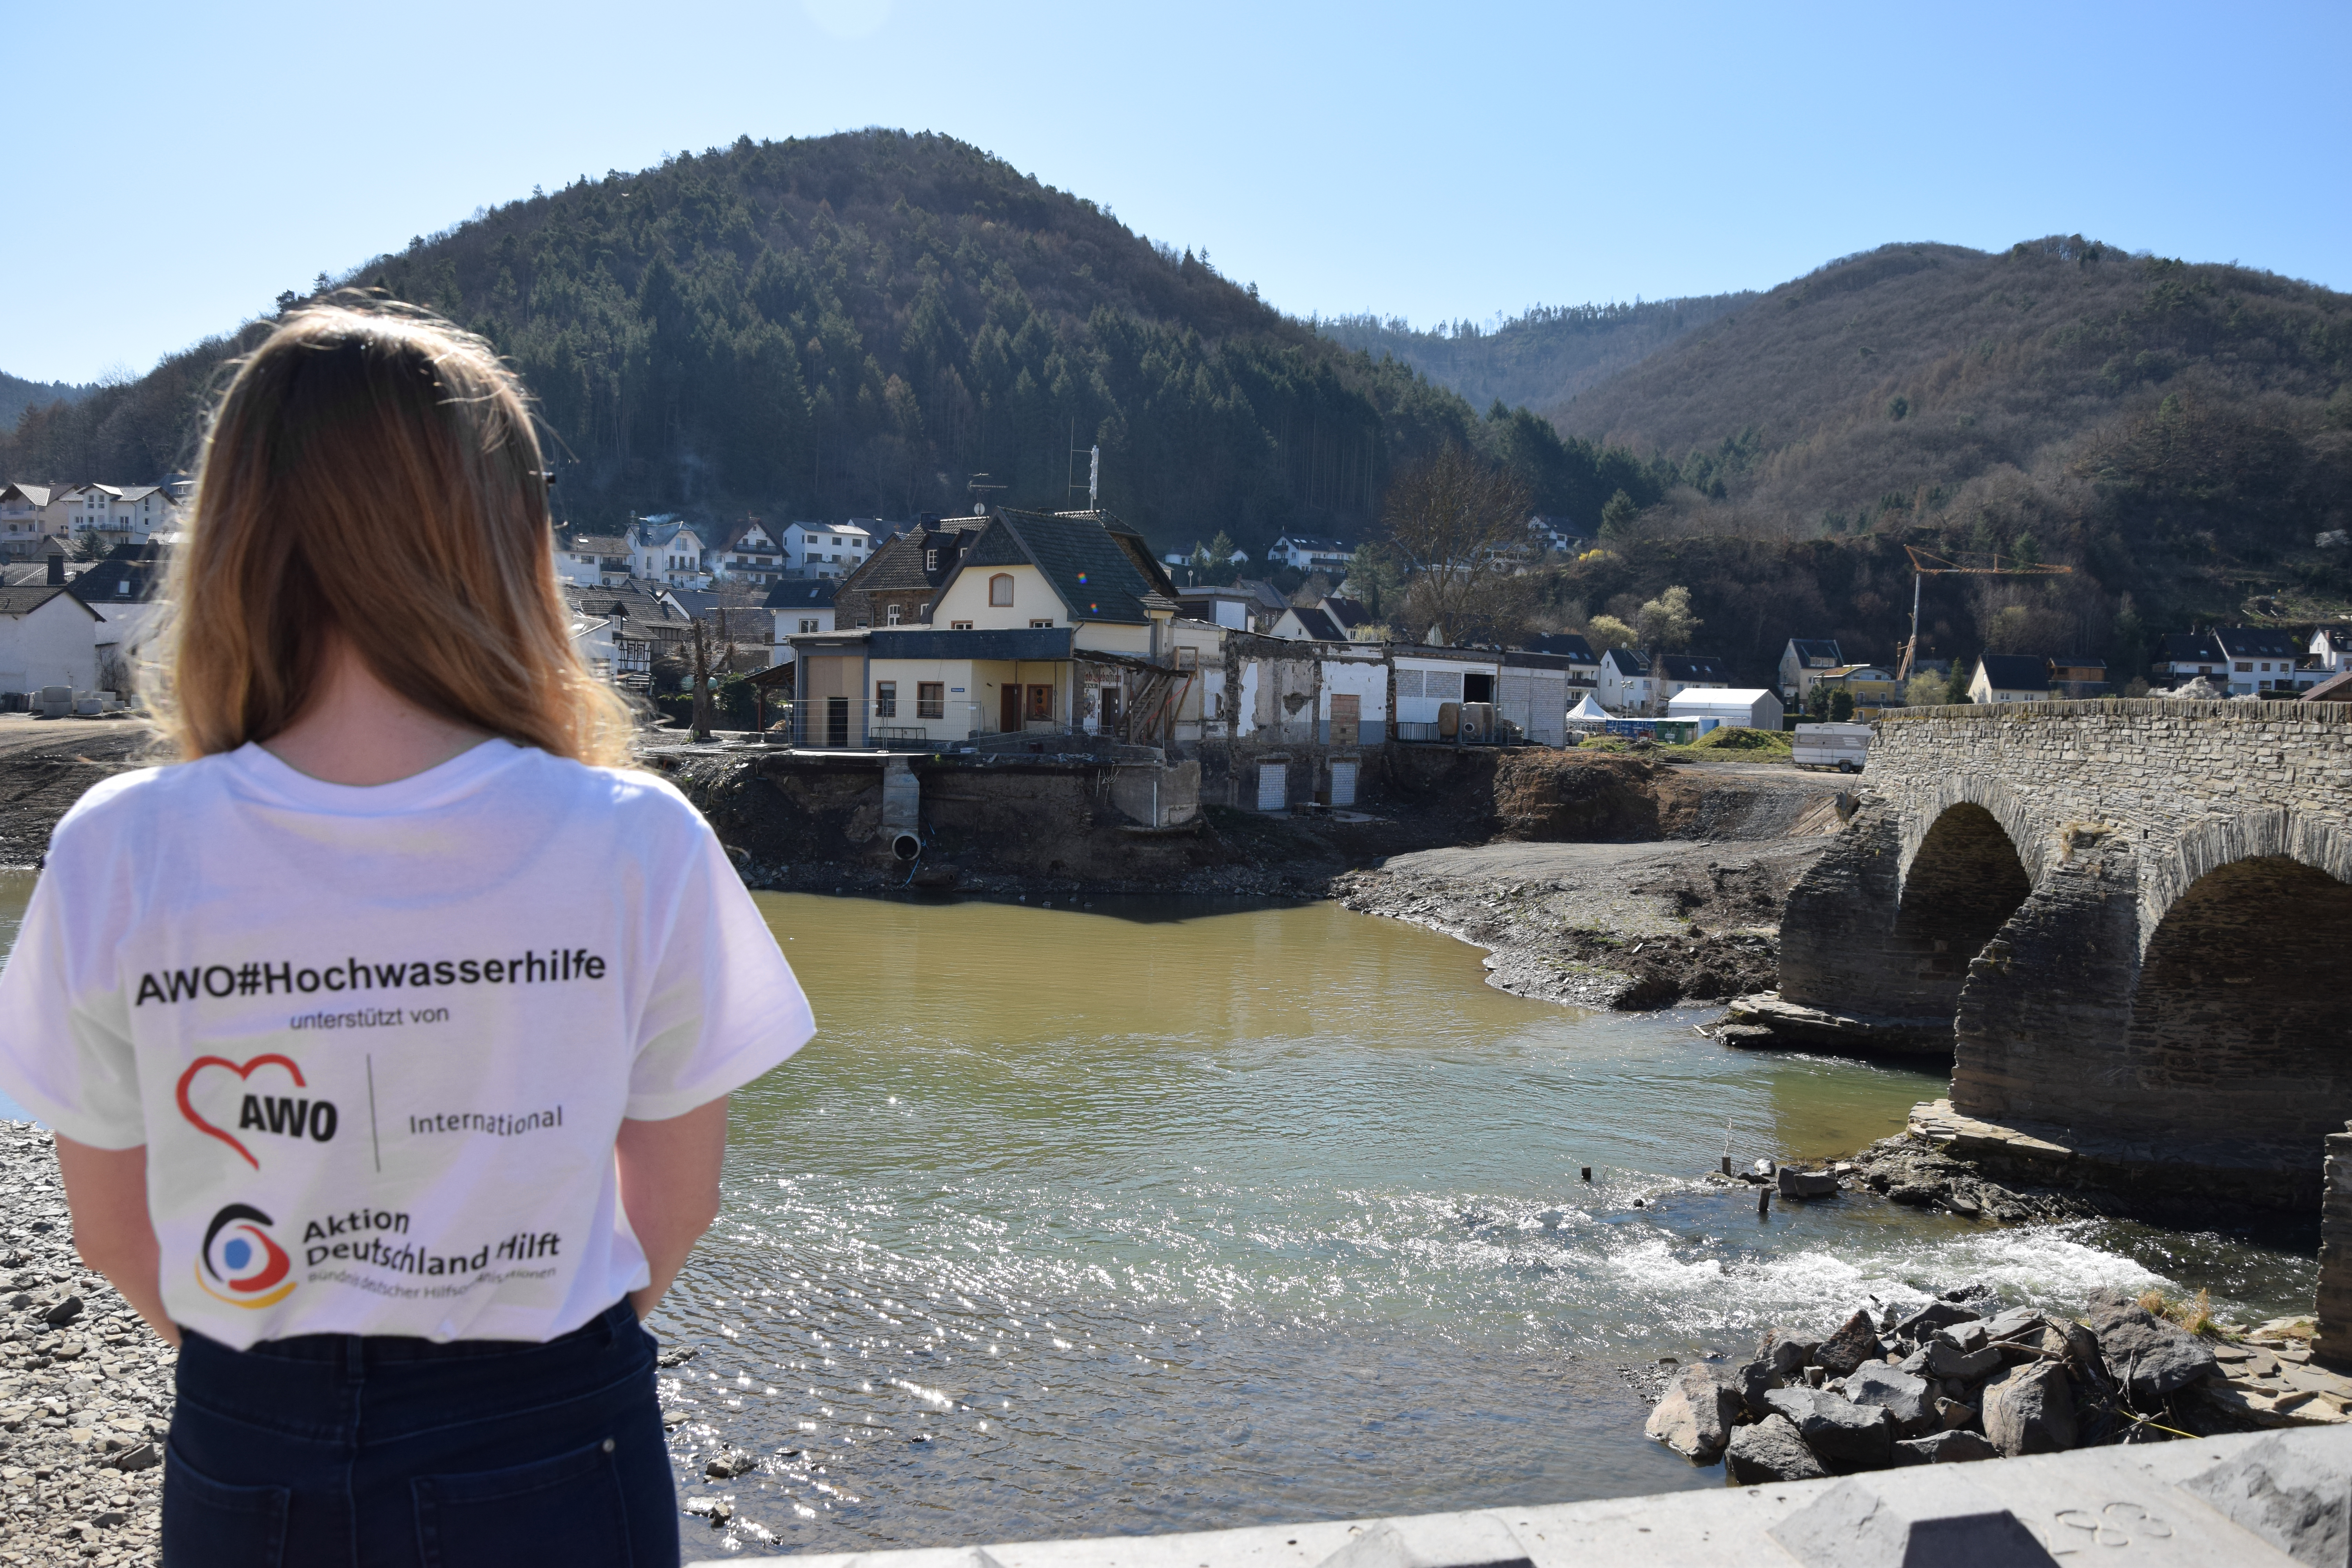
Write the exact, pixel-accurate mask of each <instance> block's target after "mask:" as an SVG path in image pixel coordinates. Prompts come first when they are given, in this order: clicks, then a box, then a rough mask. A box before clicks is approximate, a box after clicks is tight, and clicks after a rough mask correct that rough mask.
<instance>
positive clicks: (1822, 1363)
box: [1813, 1312, 1886, 1377]
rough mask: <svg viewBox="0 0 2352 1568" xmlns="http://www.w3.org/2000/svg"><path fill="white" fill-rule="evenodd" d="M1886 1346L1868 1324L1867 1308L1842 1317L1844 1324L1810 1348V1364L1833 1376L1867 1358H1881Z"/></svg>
mask: <svg viewBox="0 0 2352 1568" xmlns="http://www.w3.org/2000/svg"><path fill="white" fill-rule="evenodd" d="M1885 1356H1886V1347H1885V1345H1883V1344H1881V1343H1879V1342H1878V1331H1877V1330H1876V1329H1875V1328H1874V1327H1872V1326H1871V1321H1870V1314H1869V1313H1868V1312H1856V1313H1855V1314H1854V1315H1853V1317H1851V1318H1848V1319H1847V1320H1846V1321H1845V1326H1844V1327H1843V1328H1841V1329H1840V1330H1838V1331H1837V1332H1836V1333H1833V1334H1832V1335H1831V1336H1830V1337H1829V1338H1828V1339H1826V1340H1823V1341H1822V1345H1821V1348H1820V1349H1819V1350H1817V1351H1815V1352H1813V1364H1814V1365H1815V1366H1818V1367H1820V1368H1822V1370H1823V1371H1824V1372H1826V1373H1829V1374H1830V1376H1832V1377H1843V1376H1844V1375H1845V1374H1846V1373H1850V1372H1852V1371H1853V1369H1854V1368H1855V1367H1858V1366H1860V1365H1861V1364H1862V1363H1864V1362H1866V1361H1883V1360H1885Z"/></svg>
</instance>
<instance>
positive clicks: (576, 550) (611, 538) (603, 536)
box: [572, 533, 629, 555]
mask: <svg viewBox="0 0 2352 1568" xmlns="http://www.w3.org/2000/svg"><path fill="white" fill-rule="evenodd" d="M628 552H629V542H628V541H627V540H625V539H623V538H622V537H621V536H620V535H619V534H616V533H582V534H575V535H574V536H573V537H572V553H573V554H575V555H626V554H627V553H628Z"/></svg>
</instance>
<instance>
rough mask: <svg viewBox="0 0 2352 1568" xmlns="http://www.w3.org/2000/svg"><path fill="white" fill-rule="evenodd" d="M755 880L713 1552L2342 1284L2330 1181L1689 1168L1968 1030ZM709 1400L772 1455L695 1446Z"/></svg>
mask: <svg viewBox="0 0 2352 1568" xmlns="http://www.w3.org/2000/svg"><path fill="white" fill-rule="evenodd" d="M28 889H29V878H26V877H25V876H22V875H0V925H7V926H12V925H13V920H14V917H15V916H16V913H17V912H18V911H19V910H21V908H22V903H23V900H24V898H25V896H26V892H27V890H28ZM758 898H759V902H760V905H761V910H763V911H764V912H765V914H766V915H767V917H768V920H769V922H770V924H771V926H772V928H773V930H774V931H775V932H776V934H777V936H778V938H779V939H780V941H782V943H783V946H784V952H786V954H787V955H788V956H789V957H790V958H791V959H792V961H793V966H794V968H795V969H796V970H797V971H798V972H799V973H800V975H801V978H802V981H803V984H804V985H805V986H806V988H807V990H808V992H809V994H810V997H811V999H812V1000H813V1002H814V1005H815V1010H816V1015H817V1018H818V1021H819V1026H820V1033H819V1035H818V1037H817V1038H816V1040H815V1041H814V1043H812V1044H811V1045H810V1046H809V1047H807V1048H806V1049H804V1050H803V1052H802V1053H801V1054H800V1055H799V1056H798V1057H797V1058H794V1059H793V1061H792V1062H791V1063H789V1064H787V1065H786V1066H785V1067H783V1068H781V1069H779V1070H778V1071H776V1072H774V1073H772V1074H771V1075H769V1076H768V1077H767V1078H766V1079H762V1080H761V1081H760V1082H759V1083H756V1084H754V1085H752V1086H751V1088H749V1089H746V1090H744V1091H742V1092H741V1093H740V1094H739V1095H738V1096H737V1099H736V1102H735V1110H734V1115H733V1118H732V1131H731V1142H730V1149H729V1152H728V1160H727V1171H726V1203H725V1209H724V1213H723V1215H722V1217H721V1218H720V1220H719V1224H718V1226H716V1227H715V1228H714V1229H713V1231H712V1232H711V1234H710V1236H709V1237H708V1238H707V1239H706V1240H705V1241H704V1243H703V1245H702V1246H701V1247H700V1248H699V1249H698V1252H697V1254H696V1257H695V1259H694V1261H693V1262H692V1263H691V1264H690V1265H689V1266H688V1270H687V1273H686V1275H685V1276H684V1278H683V1279H681V1280H680V1282H679V1284H678V1286H677V1289H676V1290H675V1291H674V1292H673V1293H672V1295H671V1297H670V1298H669V1300H667V1302H666V1303H665V1304H664V1306H663V1309H662V1310H661V1312H660V1313H659V1314H657V1318H656V1323H655V1327H656V1328H657V1329H658V1330H660V1331H662V1333H663V1334H664V1336H665V1337H666V1338H667V1339H669V1340H672V1341H674V1342H692V1343H698V1344H699V1345H701V1346H702V1347H703V1348H702V1349H701V1351H700V1352H699V1353H698V1356H697V1357H696V1358H695V1359H694V1360H692V1361H690V1362H688V1363H686V1364H685V1365H684V1366H682V1367H680V1368H678V1369H677V1370H676V1371H674V1372H670V1373H664V1376H665V1378H666V1379H667V1380H671V1381H672V1382H673V1384H674V1386H673V1387H672V1388H671V1389H670V1390H669V1394H668V1397H669V1398H670V1400H671V1402H672V1403H673V1405H675V1407H676V1408H677V1409H678V1410H680V1411H682V1412H684V1413H685V1414H686V1415H688V1423H687V1425H686V1426H683V1427H682V1428H681V1429H680V1433H679V1441H678V1445H677V1447H678V1449H679V1452H680V1456H681V1464H680V1472H679V1474H680V1482H681V1490H682V1491H683V1492H684V1493H686V1494H687V1495H688V1496H689V1497H691V1496H693V1495H695V1494H697V1493H717V1494H724V1495H726V1496H729V1497H731V1498H732V1499H733V1500H734V1505H735V1508H736V1510H737V1521H736V1525H735V1527H734V1528H733V1529H731V1530H730V1531H726V1532H723V1533H722V1532H718V1531H708V1530H706V1529H705V1528H704V1527H703V1526H701V1525H700V1524H698V1523H689V1525H688V1535H687V1544H688V1552H689V1555H696V1556H712V1555H723V1554H726V1553H728V1552H733V1551H740V1550H743V1549H746V1548H751V1549H758V1548H761V1547H763V1546H764V1547H766V1548H768V1549H770V1550H778V1549H781V1550H791V1551H849V1550H857V1549H862V1548H866V1547H870V1546H886V1545H932V1544H947V1543H950V1542H970V1541H992V1540H999V1541H1001V1540H1017V1539H1024V1538H1034V1537H1041V1536H1056V1535H1073V1534H1088V1533H1114V1532H1125V1531H1164V1530H1179V1529H1199V1528H1209V1527H1215V1526H1223V1525H1234V1524H1243V1523H1252V1522H1267V1521H1285V1520H1299V1519H1307V1518H1310V1517H1326V1518H1328V1517H1348V1516H1355V1515H1364V1514H1377V1513H1393V1512H1404V1511H1419V1510H1440V1509H1454V1508H1467V1507H1474V1506H1488V1505H1498V1504H1507V1503H1511V1502H1536V1501H1561V1500H1573V1499H1578V1498H1585V1497H1595V1496H1609V1495H1622V1494H1625V1493H1633V1492H1644V1491H1658V1490H1664V1489H1673V1488H1677V1487H1689V1486H1710V1485H1720V1484H1721V1472H1720V1470H1719V1469H1695V1468H1692V1467H1691V1466H1689V1465H1687V1464H1685V1462H1683V1461H1682V1460H1681V1459H1679V1458H1675V1456H1673V1455H1672V1454H1670V1453H1667V1452H1666V1451H1664V1450H1663V1449H1660V1448H1657V1447H1654V1446H1652V1445H1649V1444H1647V1443H1645V1442H1644V1441H1643V1439H1642V1437H1641V1435H1640V1429H1641V1422H1642V1418H1643V1414H1644V1413H1645V1406H1644V1405H1643V1401H1642V1400H1641V1399H1640V1398H1639V1397H1638V1396H1637V1395H1636V1394H1635V1393H1634V1392H1633V1388H1632V1386H1631V1384H1629V1381H1628V1379H1627V1377H1626V1376H1625V1374H1624V1373H1622V1372H1621V1370H1620V1369H1621V1368H1636V1367H1642V1366H1645V1365H1652V1364H1654V1363H1655V1361H1656V1360H1657V1358H1659V1357H1662V1356H1682V1357H1687V1356H1690V1355H1692V1354H1694V1353H1700V1352H1706V1351H1709V1350H1721V1351H1726V1352H1731V1353H1733V1354H1734V1355H1736V1356H1742V1357H1744V1355H1745V1353H1746V1352H1747V1351H1748V1347H1749V1346H1750V1345H1751V1344H1752V1343H1753V1342H1754V1340H1755V1338H1756V1336H1757V1334H1758V1332H1759V1330H1760V1329H1761V1328H1762V1327H1763V1326H1764V1325H1766V1324H1769V1323H1771V1322H1775V1321H1798V1322H1804V1323H1810V1324H1814V1325H1823V1324H1827V1323H1830V1322H1831V1321H1834V1320H1835V1319H1838V1318H1841V1317H1843V1315H1844V1313H1845V1312H1846V1311H1847V1310H1851V1308H1852V1307H1853V1305H1856V1304H1859V1303H1861V1302H1863V1301H1864V1300H1868V1299H1869V1298H1871V1297H1873V1296H1876V1297H1879V1298H1881V1299H1885V1300H1892V1299H1895V1298H1898V1297H1916V1296H1918V1295H1920V1294H1922V1293H1924V1292H1926V1291H1929V1290H1934V1289H1948V1288H1950V1287H1952V1286H1956V1285H1959V1284H1963V1283H1968V1282H1972V1281H1978V1280H1983V1281H1989V1282H1990V1283H1991V1284H1993V1285H1995V1286H1997V1287H1999V1288H2000V1289H2001V1291H2002V1292H2003V1294H2004V1295H2005V1296H2007V1297H2008V1298H2009V1299H2010V1300H2015V1301H2035V1302H2042V1303H2047V1304H2052V1305H2056V1306H2061V1307H2069V1308H2071V1307H2074V1306H2077V1305H2079V1303H2080V1301H2081V1300H2082V1298H2083V1297H2084V1294H2085V1293H2087V1292H2088V1291H2089V1290H2091V1289H2095V1288H2097V1287H2099V1286H2103V1285H2120V1286H2127V1287H2131V1288H2134V1289H2138V1288H2143V1287H2145V1286H2147V1285H2148V1284H2152V1283H2161V1284H2164V1285H2166V1286H2168V1287H2169V1288H2175V1289H2178V1288H2187V1289H2198V1288H2200V1287H2202V1288H2207V1289H2210V1290H2211V1291H2212V1292H2213V1295H2214V1297H2215V1299H2216V1301H2217V1303H2219V1304H2221V1305H2223V1306H2224V1307H2226V1308H2227V1309H2228V1310H2231V1311H2234V1312H2237V1313H2240V1314H2252V1315H2257V1316H2269V1315H2272V1314H2273V1313H2279V1312H2284V1311H2287V1310H2296V1311H2303V1310H2308V1307H2309V1302H2310V1299H2311V1289H2312V1284H2313V1280H2314V1278H2315V1265H2314V1264H2313V1262H2312V1260H2311V1250H2312V1247H2314V1246H2315V1228H2314V1230H2313V1234H2312V1235H2311V1236H2309V1237H2305V1236H2304V1235H2303V1234H2302V1232H2301V1231H2300V1230H2298V1229H2295V1228H2294V1227H2289V1228H2288V1230H2287V1232H2286V1234H2285V1235H2284V1237H2272V1238H2271V1239H2269V1240H2265V1241H2257V1240H2252V1239H2247V1238H2242V1237H2219V1236H2213V1235H2185V1234H2182V1233H2179V1232H2173V1231H2165V1230H2159V1229H2155V1228H2151V1227H2146V1226H2136V1225H2127V1224H2116V1223H2098V1224H2083V1225H2075V1226H2060V1227H2054V1228H2044V1229H2032V1230H2002V1229H1998V1228H1995V1227H1991V1226H1980V1225H1972V1224H1969V1223H1968V1222H1965V1221H1961V1220H1958V1219H1954V1218H1951V1217H1949V1216H1944V1215H1931V1214H1923V1213H1919V1212H1916V1211H1914V1210H1909V1209H1905V1208H1900V1207H1897V1206H1895V1205H1890V1204H1886V1203H1884V1202H1882V1201H1879V1200H1876V1199H1873V1198H1869V1197H1853V1196H1848V1197H1844V1198H1841V1199H1839V1200H1837V1201H1835V1202H1829V1203H1821V1204H1815V1205H1788V1206H1787V1207H1781V1206H1778V1205H1776V1207H1775V1209H1774V1211H1773V1213H1772V1215H1770V1217H1769V1219H1761V1220H1759V1217H1758V1215H1757V1214H1756V1212H1755V1202H1754V1198H1753V1196H1752V1195H1751V1194H1749V1192H1748V1190H1747V1189H1745V1188H1742V1189H1737V1190H1735V1191H1732V1192H1729V1193H1725V1192H1719V1191H1716V1190H1712V1189H1709V1188H1708V1187H1706V1185H1705V1184H1703V1183H1701V1182H1699V1181H1697V1180H1696V1177H1697V1175H1698V1174H1699V1173H1703V1172H1705V1171H1708V1170H1711V1169H1713V1168H1714V1167H1715V1165H1716V1163H1717V1159H1718V1158H1719V1157H1720V1156H1721V1154H1722V1153H1723V1152H1724V1146H1725V1141H1726V1122H1727V1121H1728V1123H1729V1138H1730V1142H1731V1146H1732V1152H1733V1153H1734V1155H1735V1156H1736V1158H1737V1159H1738V1162H1739V1163H1741V1164H1745V1163H1747V1162H1748V1161H1750V1160H1753V1159H1755V1158H1756V1157H1757V1156H1759V1155H1761V1154H1772V1155H1776V1156H1780V1157H1798V1158H1802V1157H1810V1156H1821V1155H1829V1154H1834V1153H1838V1152H1845V1151H1849V1150H1852V1149H1853V1148H1856V1147H1858V1146H1860V1145H1861V1144H1863V1143H1864V1142H1869V1141H1870V1140H1872V1139H1874V1138H1878V1137H1883V1136H1885V1135H1886V1134H1887V1133H1889V1132H1892V1131H1897V1130H1898V1129H1899V1128H1900V1127H1901V1126H1902V1124H1903V1118H1904V1113H1905V1111H1906V1110H1907V1109H1908V1108H1909V1107H1910V1106H1911V1105H1912V1104H1913V1103H1914V1102H1915V1101H1916V1100H1922V1099H1927V1098H1932V1097H1934V1096H1935V1095H1936V1094H1937V1093H1939V1092H1940V1091H1941V1088H1942V1080H1941V1078H1940V1076H1931V1075H1930V1074H1927V1073H1924V1072H1918V1071H1914V1070H1907V1069H1903V1068H1890V1067H1887V1066H1885V1065H1882V1064H1874V1063H1867V1062H1860V1061H1853V1060H1845V1059H1837V1058H1826V1057H1821V1058H1817V1057H1811V1056H1803V1055H1788V1054H1753V1053H1741V1052H1735V1051H1730V1050H1727V1049H1725V1048H1723V1047H1719V1046H1717V1045H1716V1044H1715V1043H1714V1042H1713V1041H1711V1040H1709V1039H1707V1038H1706V1037H1703V1036H1701V1035H1699V1034H1698V1033H1697V1032H1696V1030H1695V1029H1694V1028H1693V1026H1692V1025H1693V1023H1694V1022H1695V1021H1696V1020H1697V1019H1699V1018H1702V1017H1704V1016H1706V1015H1704V1014H1700V1013H1667V1014H1660V1015H1653V1016H1596V1015H1589V1014H1580V1013H1576V1012H1573V1011H1570V1010H1567V1009H1563V1008H1560V1007H1557V1006H1554V1005H1549V1004H1544V1003H1538V1002H1530V1001H1526V1000H1523V999H1520V998H1517V997H1514V996H1510V995H1507V994H1504V993H1502V992H1499V991H1496V990H1494V989H1492V988H1490V987H1488V986H1486V985H1485V984H1483V983H1482V981H1481V969H1480V963H1479V959H1480V954H1479V953H1478V952H1477V951H1476V950H1475V949H1474V948H1470V947H1467V946H1465V945H1463V944H1461V943H1459V942H1453V941H1451V940H1449V939H1447V938H1444V937H1441V936H1437V935H1434V934H1433V933H1430V932H1427V931H1420V930H1417V929H1415V928H1412V927H1410V926H1406V925H1402V924H1400V923H1398V922H1394V921H1384V920H1376V919H1371V918H1368V917H1365V916H1360V915H1355V914H1350V913H1348V912H1347V911H1345V910H1340V909H1339V908H1338V907H1336V906H1333V905H1328V904H1317V905H1307V906H1296V907H1282V908H1265V907H1253V906H1244V905H1240V904H1213V903H1203V902H1201V901H1197V900H1194V901H1187V902H1182V903H1179V902H1175V901H1152V900H1109V899H1097V900H1094V901H1093V902H1092V903H1091V904H1090V905H1085V906H1083V907H1075V908H1074V907H1069V906H1067V905H1064V906H1063V907H1041V906H1039V905H1036V904H1034V903H1033V904H1010V905H1008V904H1002V903H992V902H979V901H920V902H917V901H904V902H898V901H881V900H854V899H833V898H823V897H817V896H811V895H797V894H795V895H778V894H761V895H758ZM7 934H8V932H7V931H5V930H0V940H5V936H6V935H7ZM1588 1165H1589V1166H1591V1168H1592V1181H1591V1183H1590V1184H1586V1183H1584V1182H1583V1181H1582V1180H1580V1168H1581V1167H1583V1166H1588ZM720 1443H725V1444H730V1445H735V1446H740V1447H746V1448H749V1449H751V1450H752V1451H753V1452H755V1453H757V1454H760V1455H761V1456H762V1457H763V1458H762V1463H761V1468H760V1469H759V1470H758V1471H756V1472H754V1473H752V1474H750V1475H746V1476H742V1477H740V1478H738V1479H734V1480H731V1481H727V1482H724V1483H706V1482H704V1481H703V1480H702V1479H701V1467H702V1459H703V1458H704V1457H705V1456H707V1455H708V1454H709V1452H710V1450H711V1448H712V1447H714V1446H715V1445H718V1444H720Z"/></svg>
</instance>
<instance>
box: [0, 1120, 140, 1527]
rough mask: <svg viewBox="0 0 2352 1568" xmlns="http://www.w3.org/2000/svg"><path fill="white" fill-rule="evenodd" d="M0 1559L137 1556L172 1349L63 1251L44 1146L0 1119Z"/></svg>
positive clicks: (36, 1136) (60, 1195)
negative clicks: (1, 1503) (0, 1501)
mask: <svg viewBox="0 0 2352 1568" xmlns="http://www.w3.org/2000/svg"><path fill="white" fill-rule="evenodd" d="M0 1215H5V1218H4V1219H0V1279H5V1284H6V1286H7V1288H8V1293H7V1296H6V1299H5V1302H0V1306H5V1320H0V1321H4V1322H5V1334H0V1496H5V1506H6V1512H5V1517H0V1562H6V1563H96V1564H99V1565H100V1568H110V1565H111V1564H116V1563H126V1564H127V1563H153V1562H154V1561H155V1560H156V1556H155V1541H156V1530H157V1527H158V1524H159V1522H160V1511H159V1510H160V1504H161V1500H162V1496H163V1434H164V1430H165V1428H166V1427H167V1426H169V1424H170V1422H171V1418H172V1376H173V1363H174V1362H175V1361H176V1360H177V1359H178V1352H175V1351H173V1349H172V1348H171V1347H170V1346H169V1345H166V1344H163V1343H162V1342H160V1341H158V1340H157V1339H156V1338H155V1336H154V1335H153V1334H152V1333H151V1332H149V1331H148V1329H147V1326H146V1324H144V1323H142V1322H141V1321H139V1315H138V1314H137V1313H136V1312H133V1311H132V1310H131V1307H130V1305H129V1303H127V1302H125V1301H124V1300H122V1298H121V1297H120V1296H118V1295H116V1294H115V1293H114V1289H113V1288H112V1287H111V1286H110V1285H108V1284H107V1283H106V1281H105V1280H103V1279H100V1278H99V1277H98V1276H97V1275H95V1274H93V1273H91V1272H90V1271H89V1270H88V1269H86V1268H83V1267H82V1266H81V1262H80V1260H79V1258H76V1257H75V1256H74V1250H73V1242H72V1228H71V1226H69V1225H68V1222H67V1217H66V1196H65V1187H64V1185H63V1184H61V1183H60V1182H59V1181H58V1162H57V1145H56V1143H55V1142H54V1141H53V1140H52V1139H51V1138H50V1136H49V1134H48V1133H47V1132H45V1131H41V1130H40V1129H39V1128H37V1127H35V1126H33V1125H32V1124H31V1123H29V1122H23V1121H0Z"/></svg>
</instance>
